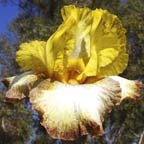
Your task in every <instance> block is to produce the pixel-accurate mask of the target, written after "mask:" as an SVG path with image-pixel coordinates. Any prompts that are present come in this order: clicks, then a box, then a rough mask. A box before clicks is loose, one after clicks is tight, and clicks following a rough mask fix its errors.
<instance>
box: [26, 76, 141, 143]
mask: <svg viewBox="0 0 144 144" xmlns="http://www.w3.org/2000/svg"><path fill="white" fill-rule="evenodd" d="M121 80H122V81H121ZM125 82H126V84H125ZM123 84H124V85H123ZM125 86H126V87H125ZM140 87H141V84H139V85H137V82H134V81H129V80H126V79H123V78H120V77H108V78H105V79H102V80H100V81H98V82H96V83H93V84H83V85H78V84H73V85H70V84H63V83H60V82H53V83H50V81H49V80H45V81H43V82H41V83H40V84H39V85H38V86H37V87H36V88H34V89H33V90H32V91H31V92H30V95H29V97H30V102H31V103H32V107H33V108H34V109H35V110H37V111H38V112H39V113H40V114H41V115H42V118H43V120H42V125H43V126H44V127H45V129H46V130H47V132H48V133H49V134H50V135H51V136H52V137H53V138H58V139H65V140H74V139H76V138H78V137H80V136H83V135H87V134H88V133H89V134H91V135H93V136H98V135H102V134H103V128H102V122H103V120H104V116H105V114H106V113H108V112H110V111H111V108H112V107H113V106H114V105H117V104H119V103H120V102H121V101H122V100H123V99H125V98H127V97H128V98H136V97H137V95H138V94H139V92H140V91H139V89H140ZM133 88H134V89H133ZM130 95H131V96H132V97H131V96H130Z"/></svg>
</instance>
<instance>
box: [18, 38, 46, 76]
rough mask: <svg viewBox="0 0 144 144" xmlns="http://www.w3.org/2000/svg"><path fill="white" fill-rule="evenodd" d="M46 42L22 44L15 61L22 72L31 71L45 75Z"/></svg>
mask: <svg viewBox="0 0 144 144" xmlns="http://www.w3.org/2000/svg"><path fill="white" fill-rule="evenodd" d="M45 48H46V42H44V41H37V40H35V41H31V42H29V43H27V42H26V43H22V44H21V45H20V49H19V50H18V51H17V52H16V61H17V62H18V64H19V65H20V66H21V67H22V69H23V70H32V71H33V72H36V73H44V74H45V73H47V56H46V53H45Z"/></svg>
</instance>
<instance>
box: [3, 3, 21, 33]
mask: <svg viewBox="0 0 144 144" xmlns="http://www.w3.org/2000/svg"><path fill="white" fill-rule="evenodd" d="M17 14H18V7H17V6H16V5H15V4H12V3H9V4H7V5H2V4H0V34H1V33H4V32H8V24H9V23H10V22H11V21H12V19H13V18H15V17H16V16H17Z"/></svg>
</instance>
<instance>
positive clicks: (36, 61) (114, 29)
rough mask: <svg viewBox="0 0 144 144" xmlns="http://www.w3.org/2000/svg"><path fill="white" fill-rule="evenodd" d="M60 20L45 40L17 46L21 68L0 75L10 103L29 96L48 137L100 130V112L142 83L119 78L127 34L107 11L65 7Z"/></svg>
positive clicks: (135, 95) (134, 93) (124, 61)
mask: <svg viewBox="0 0 144 144" xmlns="http://www.w3.org/2000/svg"><path fill="white" fill-rule="evenodd" d="M61 14H62V19H63V22H62V24H61V25H60V26H59V27H58V29H57V30H56V32H55V33H54V34H53V35H52V36H51V37H50V38H49V39H48V40H47V41H37V40H35V41H31V42H25V43H22V44H21V45H20V49H19V50H18V51H17V52H16V61H17V63H18V64H19V66H20V67H21V68H22V69H23V71H26V72H24V73H23V74H21V75H18V76H14V77H10V78H4V79H3V82H4V83H5V84H6V85H7V86H8V88H9V90H8V91H7V93H6V100H7V101H9V102H13V101H17V100H21V99H23V98H25V97H26V96H28V97H29V100H30V103H31V104H32V107H33V109H35V110H36V111H38V112H39V113H40V115H41V116H42V122H41V124H42V125H43V126H44V127H45V129H46V131H47V132H48V133H49V135H51V136H52V137H53V138H58V139H64V140H74V139H76V138H78V137H81V136H83V135H87V134H91V135H92V136H99V135H103V133H104V131H103V127H102V122H103V121H104V116H105V114H107V113H108V112H110V111H111V109H112V108H113V107H114V106H115V105H119V104H120V102H121V101H122V100H123V99H125V98H132V99H137V98H138V97H139V95H140V90H141V88H142V86H143V84H142V83H141V82H140V81H132V80H127V79H125V78H122V77H119V76H118V75H119V74H120V73H122V72H123V71H124V70H125V68H126V67H127V63H128V54H127V51H126V36H125V29H124V28H123V26H122V24H121V22H120V20H119V18H118V17H117V16H115V15H113V14H111V13H110V12H108V11H107V10H103V9H95V10H91V9H89V8H78V7H76V6H74V5H69V6H64V7H63V8H62V10H61Z"/></svg>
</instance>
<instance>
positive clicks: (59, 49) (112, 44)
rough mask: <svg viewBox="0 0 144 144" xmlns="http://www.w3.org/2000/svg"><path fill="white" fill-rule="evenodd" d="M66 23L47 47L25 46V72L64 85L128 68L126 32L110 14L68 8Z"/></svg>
mask: <svg viewBox="0 0 144 144" xmlns="http://www.w3.org/2000/svg"><path fill="white" fill-rule="evenodd" d="M61 13H62V17H63V20H64V21H63V23H62V24H61V25H60V26H59V27H58V29H57V31H56V32H55V33H54V34H53V35H52V36H51V37H50V38H49V39H48V41H47V43H46V44H45V42H41V41H33V42H30V43H24V44H22V45H21V46H20V50H19V51H18V52H17V57H16V60H17V62H18V63H19V65H20V66H21V67H22V68H23V69H24V70H32V71H34V72H36V73H44V74H45V75H46V76H47V78H51V79H53V80H58V81H61V82H67V83H68V82H69V80H72V79H74V80H76V81H78V82H79V83H83V82H84V81H85V80H86V79H87V78H88V77H103V76H110V75H118V74H120V73H122V72H123V71H124V69H125V68H126V66H127V61H128V56H127V53H126V38H125V29H124V28H123V26H122V24H121V22H120V20H119V19H118V18H117V16H115V15H113V14H110V13H109V12H108V11H106V10H102V9H96V10H90V9H89V8H78V7H76V6H74V5H70V6H64V8H62V10H61Z"/></svg>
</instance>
